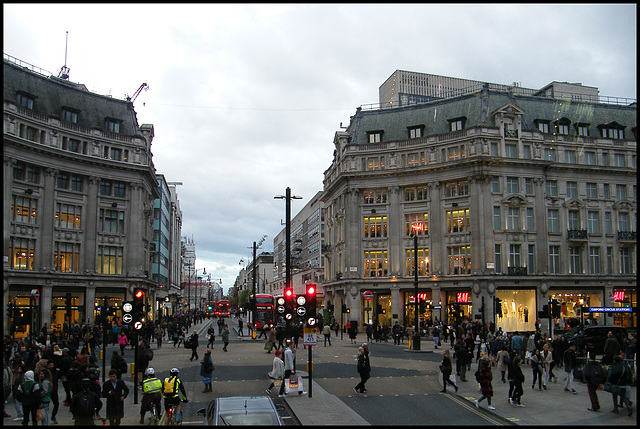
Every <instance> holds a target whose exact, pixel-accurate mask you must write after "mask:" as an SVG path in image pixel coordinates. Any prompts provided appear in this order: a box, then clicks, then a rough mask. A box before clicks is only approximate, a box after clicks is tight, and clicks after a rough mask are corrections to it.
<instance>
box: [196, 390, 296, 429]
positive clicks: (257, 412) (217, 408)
mask: <svg viewBox="0 0 640 429" xmlns="http://www.w3.org/2000/svg"><path fill="white" fill-rule="evenodd" d="M283 409H284V408H283V407H282V406H278V407H276V405H275V404H274V403H273V401H272V400H271V398H270V397H268V396H234V397H230V398H216V399H214V400H213V401H211V402H210V403H209V405H208V406H207V408H201V409H199V410H198V412H197V413H196V414H198V415H200V416H204V423H205V425H213V426H218V425H220V426H227V425H240V426H258V425H268V426H284V423H283V422H282V419H281V418H280V414H279V411H282V410H283Z"/></svg>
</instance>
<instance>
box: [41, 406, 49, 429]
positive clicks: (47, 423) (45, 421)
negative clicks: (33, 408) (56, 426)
mask: <svg viewBox="0 0 640 429" xmlns="http://www.w3.org/2000/svg"><path fill="white" fill-rule="evenodd" d="M49 404H50V402H43V403H42V408H44V412H45V413H46V417H45V419H44V422H42V424H43V425H44V426H49Z"/></svg>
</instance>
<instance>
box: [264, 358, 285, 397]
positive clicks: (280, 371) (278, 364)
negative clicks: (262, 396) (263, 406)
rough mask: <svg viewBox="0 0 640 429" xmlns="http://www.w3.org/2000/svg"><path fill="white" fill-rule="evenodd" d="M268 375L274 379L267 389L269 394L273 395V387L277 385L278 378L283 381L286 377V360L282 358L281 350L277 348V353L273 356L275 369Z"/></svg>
mask: <svg viewBox="0 0 640 429" xmlns="http://www.w3.org/2000/svg"><path fill="white" fill-rule="evenodd" d="M267 375H268V376H269V378H270V379H272V380H273V381H272V382H271V384H270V385H269V388H268V389H267V395H271V389H273V386H275V384H276V380H280V381H282V379H283V378H284V361H283V360H282V351H281V350H276V355H275V357H274V358H273V369H272V370H271V372H270V373H269V374H267Z"/></svg>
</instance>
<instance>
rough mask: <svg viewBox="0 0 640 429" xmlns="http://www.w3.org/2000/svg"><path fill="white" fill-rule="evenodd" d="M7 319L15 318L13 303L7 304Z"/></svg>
mask: <svg viewBox="0 0 640 429" xmlns="http://www.w3.org/2000/svg"><path fill="white" fill-rule="evenodd" d="M7 317H8V318H9V319H12V318H13V304H12V303H9V304H7Z"/></svg>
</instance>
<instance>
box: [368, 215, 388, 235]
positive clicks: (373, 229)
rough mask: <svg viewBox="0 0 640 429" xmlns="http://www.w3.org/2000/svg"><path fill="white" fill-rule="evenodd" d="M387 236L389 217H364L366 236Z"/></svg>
mask: <svg viewBox="0 0 640 429" xmlns="http://www.w3.org/2000/svg"><path fill="white" fill-rule="evenodd" d="M386 236H387V217H386V216H371V217H365V218H364V237H365V238H381V237H386Z"/></svg>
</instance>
